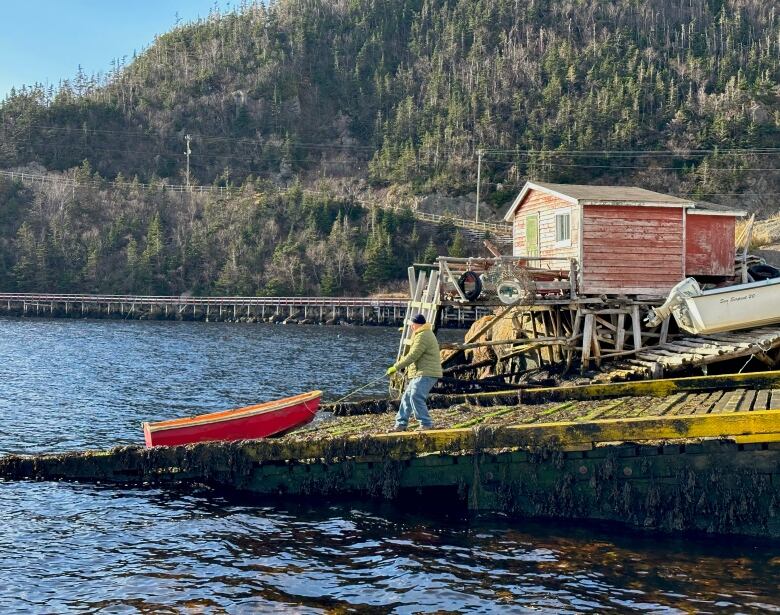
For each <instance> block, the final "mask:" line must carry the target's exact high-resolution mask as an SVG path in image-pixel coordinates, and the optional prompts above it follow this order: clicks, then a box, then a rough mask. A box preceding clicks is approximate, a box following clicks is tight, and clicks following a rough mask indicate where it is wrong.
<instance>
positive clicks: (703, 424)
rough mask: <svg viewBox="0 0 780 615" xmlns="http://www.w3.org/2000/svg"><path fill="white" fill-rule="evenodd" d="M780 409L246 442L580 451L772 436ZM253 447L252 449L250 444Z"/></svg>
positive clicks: (271, 455)
mask: <svg viewBox="0 0 780 615" xmlns="http://www.w3.org/2000/svg"><path fill="white" fill-rule="evenodd" d="M778 434H780V411H774V410H761V411H754V412H734V413H728V414H703V415H682V416H663V417H640V418H622V419H602V420H594V421H587V422H580V423H578V422H574V421H566V422H557V423H536V424H530V425H514V426H505V427H484V426H483V427H475V428H464V429H439V430H436V429H433V430H428V431H422V432H401V433H387V434H375V435H366V436H348V437H346V438H341V439H337V440H322V441H317V442H271V441H264V442H262V443H259V444H247V445H246V446H247V447H248V448H247V453H248V454H249V455H250V457H253V458H255V459H257V460H258V461H263V460H265V461H285V460H296V459H317V458H337V457H341V458H346V457H361V456H365V455H383V456H385V457H386V458H388V459H403V458H408V457H411V456H414V455H418V454H421V453H431V452H443V453H447V452H454V451H462V450H476V449H477V448H479V449H484V448H508V447H531V448H534V447H546V446H553V447H555V448H557V449H560V450H583V449H582V447H583V446H586V447H588V446H592V445H594V444H596V443H599V442H642V441H647V440H677V439H686V438H731V439H734V438H736V437H744V436H760V437H761V438H767V437H776V436H777V435H778ZM252 447H254V448H252Z"/></svg>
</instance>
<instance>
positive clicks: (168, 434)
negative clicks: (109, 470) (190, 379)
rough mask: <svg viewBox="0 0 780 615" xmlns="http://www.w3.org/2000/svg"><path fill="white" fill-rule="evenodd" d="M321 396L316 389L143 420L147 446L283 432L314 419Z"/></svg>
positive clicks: (253, 437)
mask: <svg viewBox="0 0 780 615" xmlns="http://www.w3.org/2000/svg"><path fill="white" fill-rule="evenodd" d="M321 396H322V392H321V391H312V392H310V393H304V394H302V395H296V396H295V397H288V398H285V399H280V400H278V401H272V402H266V403H263V404H258V405H255V406H247V407H245V408H238V409H235V410H226V411H224V412H215V413H212V414H202V415H200V416H194V417H189V418H183V419H174V420H171V421H161V422H158V423H143V429H144V441H145V442H146V446H178V445H182V444H194V443H196V442H212V441H219V440H222V441H232V440H252V439H256V438H266V437H268V436H273V435H278V434H282V433H285V432H287V431H291V430H292V429H295V428H297V427H300V426H301V425H305V424H306V423H308V422H310V421H311V420H312V419H313V418H314V415H315V414H316V413H317V409H318V408H319V404H320V398H321Z"/></svg>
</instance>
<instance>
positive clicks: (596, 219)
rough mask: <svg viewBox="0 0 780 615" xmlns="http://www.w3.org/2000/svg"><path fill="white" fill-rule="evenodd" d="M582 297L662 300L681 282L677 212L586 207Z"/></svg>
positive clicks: (663, 209)
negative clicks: (660, 297)
mask: <svg viewBox="0 0 780 615" xmlns="http://www.w3.org/2000/svg"><path fill="white" fill-rule="evenodd" d="M584 218H585V228H584V230H583V261H584V262H583V265H582V288H581V292H583V293H586V294H624V293H625V294H638V295H666V294H667V293H668V292H669V290H670V289H671V288H672V286H674V285H675V284H677V283H678V282H679V281H680V280H682V278H683V249H684V248H683V239H682V209H681V208H677V207H674V208H671V207H626V206H609V205H586V206H585V214H584Z"/></svg>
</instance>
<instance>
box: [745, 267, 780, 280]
mask: <svg viewBox="0 0 780 615" xmlns="http://www.w3.org/2000/svg"><path fill="white" fill-rule="evenodd" d="M748 273H749V274H750V277H751V278H753V279H754V280H756V281H758V280H773V279H775V278H780V269H778V268H777V267H772V265H751V266H750V267H748Z"/></svg>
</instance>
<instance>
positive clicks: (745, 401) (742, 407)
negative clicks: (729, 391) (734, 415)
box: [734, 389, 756, 412]
mask: <svg viewBox="0 0 780 615" xmlns="http://www.w3.org/2000/svg"><path fill="white" fill-rule="evenodd" d="M755 400H756V391H755V390H753V389H748V390H747V391H745V394H744V395H743V396H742V399H740V400H739V403H737V405H736V407H735V408H734V410H735V411H736V412H749V411H750V410H752V409H753V402H754V401H755Z"/></svg>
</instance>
